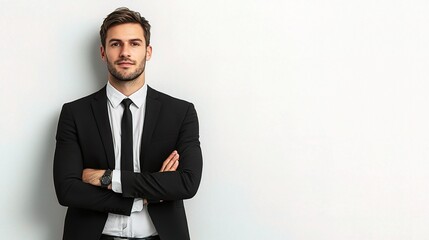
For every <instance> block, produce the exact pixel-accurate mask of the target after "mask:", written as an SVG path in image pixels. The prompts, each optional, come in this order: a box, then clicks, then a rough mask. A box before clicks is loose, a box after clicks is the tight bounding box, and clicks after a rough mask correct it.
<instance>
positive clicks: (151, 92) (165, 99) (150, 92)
mask: <svg viewBox="0 0 429 240" xmlns="http://www.w3.org/2000/svg"><path fill="white" fill-rule="evenodd" d="M147 96H148V98H151V99H154V100H158V101H160V102H162V103H166V104H168V105H173V106H176V107H177V106H182V107H189V106H191V105H193V104H192V103H190V102H188V101H186V100H183V99H179V98H176V97H172V96H170V95H168V94H166V93H163V92H160V91H158V90H155V89H153V88H151V87H150V86H148V88H147Z"/></svg>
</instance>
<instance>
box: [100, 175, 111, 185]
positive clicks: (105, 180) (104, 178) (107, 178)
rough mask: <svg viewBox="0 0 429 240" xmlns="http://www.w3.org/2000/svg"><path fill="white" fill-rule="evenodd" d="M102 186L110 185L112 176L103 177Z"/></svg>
mask: <svg viewBox="0 0 429 240" xmlns="http://www.w3.org/2000/svg"><path fill="white" fill-rule="evenodd" d="M101 184H103V185H107V184H110V176H103V177H102V178H101Z"/></svg>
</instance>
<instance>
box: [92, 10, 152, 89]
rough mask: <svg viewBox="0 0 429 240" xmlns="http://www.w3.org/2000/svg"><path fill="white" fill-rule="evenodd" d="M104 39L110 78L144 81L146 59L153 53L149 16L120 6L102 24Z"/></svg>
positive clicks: (104, 57) (102, 51)
mask: <svg viewBox="0 0 429 240" xmlns="http://www.w3.org/2000/svg"><path fill="white" fill-rule="evenodd" d="M100 40H101V47H100V51H101V57H102V59H103V60H104V61H106V62H107V69H108V70H109V73H110V77H109V79H110V80H112V81H119V82H124V81H133V80H136V79H142V80H143V81H144V70H145V66H146V61H148V60H149V59H150V57H151V55H152V47H151V46H150V45H149V42H150V25H149V22H148V21H147V20H146V19H145V18H143V17H141V16H140V14H139V13H138V12H134V11H131V10H129V9H128V8H118V9H116V10H115V11H114V12H112V13H110V14H109V15H108V16H107V17H106V19H105V20H104V22H103V24H102V25H101V28H100ZM140 76H141V77H140Z"/></svg>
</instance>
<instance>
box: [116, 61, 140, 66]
mask: <svg viewBox="0 0 429 240" xmlns="http://www.w3.org/2000/svg"><path fill="white" fill-rule="evenodd" d="M134 64H135V63H134V62H133V61H130V60H122V61H117V62H116V65H119V66H120V67H131V66H132V65H134Z"/></svg>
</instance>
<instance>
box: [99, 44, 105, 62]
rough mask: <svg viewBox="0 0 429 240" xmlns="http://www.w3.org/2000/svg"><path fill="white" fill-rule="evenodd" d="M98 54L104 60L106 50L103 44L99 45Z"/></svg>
mask: <svg viewBox="0 0 429 240" xmlns="http://www.w3.org/2000/svg"><path fill="white" fill-rule="evenodd" d="M100 55H101V59H103V61H106V50H105V49H104V47H103V45H100Z"/></svg>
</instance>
